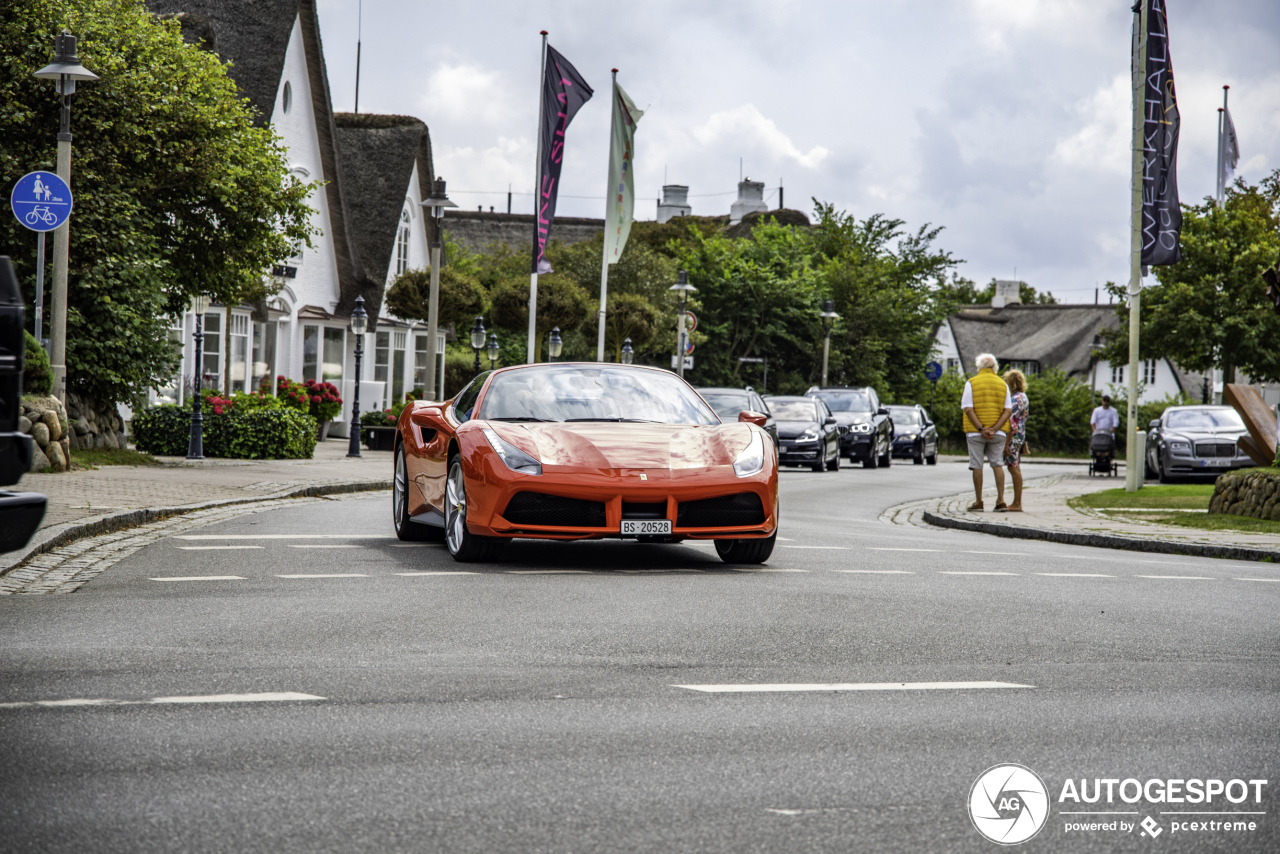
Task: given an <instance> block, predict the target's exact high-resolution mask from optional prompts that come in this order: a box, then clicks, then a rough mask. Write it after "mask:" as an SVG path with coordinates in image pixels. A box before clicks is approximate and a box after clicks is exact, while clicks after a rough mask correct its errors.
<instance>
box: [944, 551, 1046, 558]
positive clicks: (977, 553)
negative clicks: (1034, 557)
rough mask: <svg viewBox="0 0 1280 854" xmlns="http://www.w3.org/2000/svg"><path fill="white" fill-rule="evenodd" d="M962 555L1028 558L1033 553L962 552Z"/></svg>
mask: <svg viewBox="0 0 1280 854" xmlns="http://www.w3.org/2000/svg"><path fill="white" fill-rule="evenodd" d="M960 554H965V555H1016V556H1018V557H1028V556H1029V555H1030V554H1031V552H975V551H962V552H960Z"/></svg>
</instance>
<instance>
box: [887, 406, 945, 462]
mask: <svg viewBox="0 0 1280 854" xmlns="http://www.w3.org/2000/svg"><path fill="white" fill-rule="evenodd" d="M885 409H887V410H889V417H890V418H892V419H893V433H894V436H893V455H894V456H895V457H909V458H910V459H911V462H913V463H915V464H916V465H918V466H919V465H924V464H925V463H928V464H929V465H931V466H932V465H937V464H938V428H937V427H934V426H933V422H932V421H930V420H929V416H928V414H926V413H925V411H924V407H923V406H920V405H919V404H916V405H915V406H886V407H885Z"/></svg>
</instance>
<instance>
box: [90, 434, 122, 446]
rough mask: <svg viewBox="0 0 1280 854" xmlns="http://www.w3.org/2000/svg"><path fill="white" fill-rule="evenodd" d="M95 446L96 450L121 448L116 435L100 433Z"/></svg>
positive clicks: (94, 443) (95, 440) (94, 441)
mask: <svg viewBox="0 0 1280 854" xmlns="http://www.w3.org/2000/svg"><path fill="white" fill-rule="evenodd" d="M93 446H94V447H95V448H108V449H113V448H118V447H120V444H119V443H118V442H117V441H116V434H115V433H99V434H98V437H97V438H96V439H94V440H93Z"/></svg>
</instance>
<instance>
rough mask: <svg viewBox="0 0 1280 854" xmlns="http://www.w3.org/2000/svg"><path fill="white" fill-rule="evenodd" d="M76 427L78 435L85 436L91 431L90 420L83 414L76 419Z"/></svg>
mask: <svg viewBox="0 0 1280 854" xmlns="http://www.w3.org/2000/svg"><path fill="white" fill-rule="evenodd" d="M73 426H74V427H75V431H76V435H77V436H85V435H88V433H89V421H88V419H86V418H85V417H84V416H83V415H81V416H80V417H79V418H77V419H76V423H75V424H74V425H73Z"/></svg>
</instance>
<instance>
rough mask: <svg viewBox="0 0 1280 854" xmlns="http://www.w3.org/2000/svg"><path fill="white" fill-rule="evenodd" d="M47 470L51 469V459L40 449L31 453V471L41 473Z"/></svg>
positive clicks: (35, 449) (34, 449)
mask: <svg viewBox="0 0 1280 854" xmlns="http://www.w3.org/2000/svg"><path fill="white" fill-rule="evenodd" d="M47 468H49V458H48V457H46V456H45V455H44V451H42V450H40V449H39V448H33V449H32V453H31V470H32V471H35V472H40V471H44V470H45V469H47Z"/></svg>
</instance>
